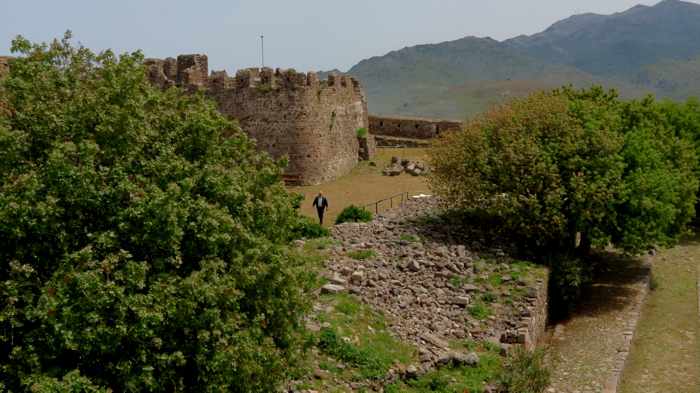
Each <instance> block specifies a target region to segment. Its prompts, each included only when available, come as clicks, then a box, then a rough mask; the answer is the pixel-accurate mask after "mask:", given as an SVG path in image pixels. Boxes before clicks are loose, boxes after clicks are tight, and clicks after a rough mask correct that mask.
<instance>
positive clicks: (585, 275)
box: [545, 255, 593, 319]
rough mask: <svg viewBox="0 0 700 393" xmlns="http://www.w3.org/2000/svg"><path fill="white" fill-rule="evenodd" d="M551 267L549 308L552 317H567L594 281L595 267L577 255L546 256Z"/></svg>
mask: <svg viewBox="0 0 700 393" xmlns="http://www.w3.org/2000/svg"><path fill="white" fill-rule="evenodd" d="M545 264H546V265H547V266H549V267H550V270H551V272H550V276H549V280H550V285H549V299H550V301H549V308H550V317H551V318H555V319H556V318H563V317H566V316H567V315H568V314H569V313H570V312H571V311H573V307H574V305H575V304H576V303H577V302H578V300H579V299H580V298H581V295H582V293H583V290H584V289H585V288H586V287H588V286H589V285H590V284H591V283H592V282H593V269H592V266H591V265H590V264H589V263H585V262H584V261H583V260H582V259H581V258H579V257H575V256H560V255H559V256H551V257H547V258H545Z"/></svg>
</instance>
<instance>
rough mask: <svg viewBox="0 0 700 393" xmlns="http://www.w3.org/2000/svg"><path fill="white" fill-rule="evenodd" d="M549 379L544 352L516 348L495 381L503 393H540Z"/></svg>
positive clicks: (547, 384) (546, 385)
mask: <svg viewBox="0 0 700 393" xmlns="http://www.w3.org/2000/svg"><path fill="white" fill-rule="evenodd" d="M549 378H550V373H549V370H547V368H546V366H545V362H544V352H542V351H541V350H537V351H534V352H528V351H526V350H524V349H522V348H520V347H518V348H517V349H516V350H515V351H514V352H513V354H512V355H510V356H509V357H508V358H507V359H506V361H505V364H504V365H503V369H502V371H501V373H500V374H499V375H498V378H497V380H498V383H499V385H500V388H501V391H503V392H504V393H542V392H544V391H545V389H547V387H548V386H549Z"/></svg>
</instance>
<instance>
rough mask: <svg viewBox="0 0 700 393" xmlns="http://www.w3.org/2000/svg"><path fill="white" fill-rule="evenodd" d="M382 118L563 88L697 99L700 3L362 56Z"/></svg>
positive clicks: (466, 109)
mask: <svg viewBox="0 0 700 393" xmlns="http://www.w3.org/2000/svg"><path fill="white" fill-rule="evenodd" d="M348 74H350V75H352V76H354V77H356V78H358V79H359V80H360V81H362V82H363V85H364V87H365V89H366V91H367V95H368V100H369V106H370V111H371V112H373V113H378V114H392V115H414V116H430V117H447V118H455V119H463V118H465V117H469V116H472V115H474V114H476V113H478V112H481V111H483V110H485V109H486V108H488V107H489V106H490V105H493V104H495V103H499V102H503V101H504V100H507V99H509V98H512V97H517V96H522V95H526V94H528V93H530V92H533V91H535V90H538V89H547V88H554V87H558V86H561V85H564V84H573V85H575V86H578V87H586V86H590V85H593V84H602V85H604V86H606V87H614V88H617V89H618V90H620V92H621V93H622V95H623V96H626V97H639V96H642V95H644V94H648V93H652V94H656V95H657V96H659V97H664V98H672V99H685V98H687V97H690V96H700V5H698V4H694V3H688V2H683V1H679V0H665V1H662V2H661V3H659V4H657V5H655V6H642V5H638V6H635V7H633V8H631V9H629V10H627V11H625V12H620V13H617V14H613V15H598V14H582V15H575V16H572V17H570V18H567V19H565V20H562V21H559V22H557V23H555V24H554V25H552V26H551V27H549V28H548V29H547V30H545V31H543V32H541V33H538V34H534V35H531V36H519V37H516V38H513V39H509V40H506V41H496V40H493V39H491V38H477V37H466V38H462V39H459V40H456V41H449V42H443V43H439V44H430V45H418V46H413V47H409V48H404V49H401V50H398V51H393V52H390V53H388V54H386V55H384V56H378V57H373V58H370V59H367V60H363V61H361V62H360V63H358V64H357V65H355V66H354V67H352V68H351V69H350V70H349V71H348Z"/></svg>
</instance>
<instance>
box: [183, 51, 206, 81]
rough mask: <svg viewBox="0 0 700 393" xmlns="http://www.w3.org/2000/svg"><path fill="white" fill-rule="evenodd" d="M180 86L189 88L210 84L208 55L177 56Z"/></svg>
mask: <svg viewBox="0 0 700 393" xmlns="http://www.w3.org/2000/svg"><path fill="white" fill-rule="evenodd" d="M176 82H177V85H178V86H182V87H185V88H187V89H199V88H205V87H206V86H207V85H208V84H209V59H208V58H207V56H206V55H198V54H195V55H180V56H178V57H177V77H176Z"/></svg>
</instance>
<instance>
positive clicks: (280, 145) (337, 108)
mask: <svg viewBox="0 0 700 393" xmlns="http://www.w3.org/2000/svg"><path fill="white" fill-rule="evenodd" d="M144 63H145V65H146V70H147V75H148V78H149V80H150V81H151V82H152V83H153V84H155V85H156V86H160V87H161V88H169V87H173V86H177V87H181V88H183V89H185V90H186V91H191V92H194V91H200V92H203V93H204V94H206V95H207V96H209V97H211V98H212V99H213V100H214V101H216V103H217V105H218V107H219V110H220V111H221V113H223V114H224V115H226V116H227V117H229V118H231V119H236V120H237V121H238V122H239V124H240V125H241V128H242V129H243V130H244V131H245V132H246V133H247V134H248V135H249V136H250V137H252V138H253V139H255V140H256V141H257V146H258V148H260V149H262V150H265V151H267V152H268V153H270V154H271V155H272V156H273V157H277V158H279V157H281V156H287V157H289V166H288V167H287V178H288V180H291V181H293V182H296V183H299V184H314V183H321V182H324V181H328V180H331V179H335V178H337V177H339V176H342V175H344V174H346V173H348V172H350V170H351V169H352V168H354V167H355V165H356V164H357V162H358V159H359V155H360V141H359V140H358V138H357V130H358V129H359V128H369V122H368V114H367V100H366V98H365V95H364V92H363V91H362V87H361V86H360V83H359V82H358V81H357V80H355V79H354V78H352V77H349V76H345V75H329V76H328V78H327V79H326V80H320V78H319V77H318V74H316V73H315V72H308V73H301V72H297V71H296V70H294V69H281V68H277V69H272V68H268V67H265V68H247V69H242V70H239V71H237V72H236V75H235V76H229V75H228V73H227V72H226V71H213V72H211V74H209V69H208V67H209V61H208V58H207V56H206V55H201V54H192V55H180V56H178V57H177V58H172V57H170V58H167V59H148V60H146V61H145V62H144ZM369 138H371V136H369ZM364 142H365V143H370V145H372V146H373V143H371V142H372V141H364ZM365 150H368V151H369V150H371V149H365ZM367 155H368V154H365V156H367ZM363 158H366V157H364V156H363Z"/></svg>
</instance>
